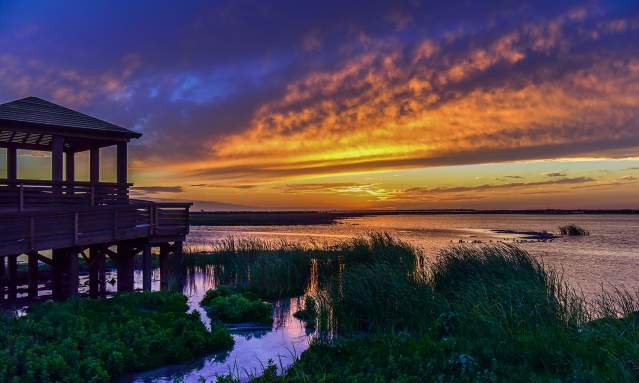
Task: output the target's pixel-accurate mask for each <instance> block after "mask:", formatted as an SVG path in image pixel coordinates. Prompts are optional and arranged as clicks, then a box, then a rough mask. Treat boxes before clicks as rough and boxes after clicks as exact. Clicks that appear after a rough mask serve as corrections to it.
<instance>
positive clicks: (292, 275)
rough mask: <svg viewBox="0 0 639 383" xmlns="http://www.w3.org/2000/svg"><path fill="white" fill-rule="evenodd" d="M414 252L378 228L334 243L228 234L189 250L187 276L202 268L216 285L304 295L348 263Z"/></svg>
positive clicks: (410, 257) (272, 295)
mask: <svg viewBox="0 0 639 383" xmlns="http://www.w3.org/2000/svg"><path fill="white" fill-rule="evenodd" d="M416 255H419V253H418V252H417V251H416V250H415V249H414V248H413V247H412V246H410V245H409V244H407V243H404V242H401V241H398V240H396V239H394V238H392V237H391V236H389V235H387V234H379V233H375V234H370V235H369V236H368V237H363V238H355V239H352V240H348V241H344V242H341V243H338V244H335V245H332V246H320V245H317V244H315V245H302V244H293V243H288V242H278V243H269V242H265V241H259V240H251V239H233V238H230V239H227V240H224V241H221V242H218V243H216V244H214V248H213V250H212V251H210V252H207V253H187V254H186V255H185V256H184V260H183V262H184V265H185V269H186V275H187V279H188V277H189V276H193V275H194V274H195V273H196V272H202V273H205V274H207V275H208V276H210V277H211V278H214V280H215V282H216V283H217V284H218V285H228V286H231V287H234V288H241V289H243V290H248V291H251V292H253V293H254V294H256V295H257V296H258V297H260V298H262V299H276V298H282V297H295V296H300V295H303V294H304V293H305V292H306V291H307V290H308V289H309V287H310V286H311V284H312V283H318V284H320V285H321V284H323V283H325V282H328V281H330V280H331V278H332V276H333V275H335V274H336V273H337V272H339V271H340V270H342V269H343V268H344V267H349V266H350V265H355V264H372V263H375V262H376V261H378V260H380V259H387V260H391V261H392V262H395V263H397V262H403V263H407V264H410V267H413V264H412V263H413V262H414V258H415V256H416ZM407 267H408V266H407Z"/></svg>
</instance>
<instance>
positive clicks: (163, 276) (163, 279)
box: [160, 243, 169, 291]
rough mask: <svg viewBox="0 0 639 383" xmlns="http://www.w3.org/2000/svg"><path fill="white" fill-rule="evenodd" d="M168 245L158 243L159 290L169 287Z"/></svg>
mask: <svg viewBox="0 0 639 383" xmlns="http://www.w3.org/2000/svg"><path fill="white" fill-rule="evenodd" d="M168 262H169V245H168V243H167V244H162V245H160V290H161V291H166V290H168V288H169V265H168Z"/></svg>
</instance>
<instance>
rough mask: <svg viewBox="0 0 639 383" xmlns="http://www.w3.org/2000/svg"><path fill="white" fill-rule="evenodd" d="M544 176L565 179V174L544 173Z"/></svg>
mask: <svg viewBox="0 0 639 383" xmlns="http://www.w3.org/2000/svg"><path fill="white" fill-rule="evenodd" d="M544 175H545V176H546V177H565V176H566V173H559V172H551V173H544Z"/></svg>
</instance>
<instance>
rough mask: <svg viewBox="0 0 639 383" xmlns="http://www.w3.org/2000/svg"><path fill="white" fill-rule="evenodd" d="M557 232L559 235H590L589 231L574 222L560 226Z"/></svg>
mask: <svg viewBox="0 0 639 383" xmlns="http://www.w3.org/2000/svg"><path fill="white" fill-rule="evenodd" d="M559 232H560V233H561V235H570V236H585V235H590V232H589V231H588V230H586V229H584V228H583V227H581V226H577V225H575V224H574V223H571V224H568V225H564V226H560V227H559Z"/></svg>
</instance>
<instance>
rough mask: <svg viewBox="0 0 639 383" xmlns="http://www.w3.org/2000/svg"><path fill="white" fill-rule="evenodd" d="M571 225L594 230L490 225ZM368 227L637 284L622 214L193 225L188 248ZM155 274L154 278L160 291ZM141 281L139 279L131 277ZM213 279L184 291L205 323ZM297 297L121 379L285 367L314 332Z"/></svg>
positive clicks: (631, 222)
mask: <svg viewBox="0 0 639 383" xmlns="http://www.w3.org/2000/svg"><path fill="white" fill-rule="evenodd" d="M566 223H576V224H578V225H580V226H582V227H584V228H586V229H588V230H589V231H590V232H591V235H590V236H589V237H561V238H557V239H555V240H553V241H544V242H539V241H531V240H526V239H524V237H525V236H523V235H517V234H509V235H504V234H498V233H496V232H494V230H513V231H517V232H529V231H535V232H543V231H548V232H556V231H557V228H558V227H559V226H560V225H564V224H566ZM372 231H385V232H389V233H391V234H393V235H395V236H397V237H398V238H401V239H404V240H406V241H409V242H411V243H412V244H414V245H415V246H418V247H420V248H422V249H423V250H424V251H425V252H426V254H427V255H428V256H429V257H430V258H435V257H436V255H437V253H438V251H439V250H441V249H442V248H445V247H447V246H450V245H451V244H457V243H459V242H460V241H463V242H477V241H481V242H482V243H491V242H492V243H496V242H499V241H502V242H508V243H516V244H517V245H518V246H521V247H522V248H525V249H527V250H528V251H530V252H531V253H532V254H533V255H536V256H538V257H540V258H542V259H543V261H544V263H545V264H546V265H548V266H550V267H554V268H556V269H560V270H563V273H564V275H565V277H566V279H567V280H568V281H569V282H570V283H571V284H573V285H574V286H575V287H578V288H580V289H582V290H583V292H584V293H585V294H586V295H588V296H592V295H594V294H596V293H597V292H598V291H600V290H601V288H602V286H603V287H610V286H612V285H614V286H618V287H622V288H626V289H630V290H636V289H639V278H638V277H637V276H638V275H639V216H630V215H628V216H622V215H610V216H606V215H592V216H591V215H570V216H554V215H553V216H549V215H435V216H429V215H424V216H418V215H406V216H377V217H363V218H351V219H344V220H341V221H340V222H339V223H337V224H333V225H313V226H264V227H255V226H252V227H248V226H247V227H240V226H238V227H212V226H209V227H193V228H192V229H191V234H190V236H189V246H191V247H192V248H194V249H206V248H207V247H209V246H210V244H211V243H213V242H215V241H217V240H221V239H225V238H228V237H236V238H259V239H262V240H267V241H289V242H303V243H311V242H315V243H331V242H335V241H339V240H344V239H347V238H350V237H353V236H357V235H365V234H366V233H368V232H372ZM157 277H159V275H158V276H156V278H154V279H156V281H155V282H154V283H155V284H156V285H155V286H154V288H157V287H158V286H157V283H158V282H157ZM136 278H137V279H138V281H137V283H139V284H140V285H141V276H140V275H138V276H137V277H136ZM211 287H213V286H212V281H210V280H209V279H206V278H204V276H202V275H200V276H198V277H197V278H195V283H194V284H193V285H190V286H187V287H186V288H185V294H186V295H187V296H188V297H189V304H190V305H191V307H192V308H193V309H195V310H199V311H200V312H201V314H202V319H203V320H204V321H205V323H206V324H207V325H208V324H209V323H208V320H207V318H206V314H205V313H204V312H203V310H201V308H200V307H199V302H200V300H201V299H202V296H203V294H204V293H205V292H206V290H207V289H209V288H211ZM298 304H299V299H292V300H283V301H279V302H276V310H275V318H276V319H275V323H274V326H273V329H272V330H270V331H264V330H261V331H248V332H239V333H235V334H234V338H235V347H234V348H233V350H232V351H231V352H230V353H227V354H216V355H210V356H208V357H206V358H203V359H201V360H198V361H196V362H194V363H191V364H188V365H179V366H169V367H165V368H162V369H158V370H153V371H149V372H146V373H143V374H137V375H135V376H129V377H126V378H125V379H124V380H123V381H125V382H173V381H174V380H175V378H177V377H184V381H185V382H198V379H199V378H200V377H204V378H206V379H207V381H213V382H214V381H215V376H216V375H219V374H225V373H228V372H229V371H233V372H234V373H235V374H236V375H239V376H242V377H243V378H244V379H246V377H247V376H248V375H249V374H250V373H254V372H255V371H258V372H259V371H260V370H261V368H262V366H263V365H264V364H266V362H267V361H268V360H269V359H271V360H274V361H275V362H276V363H277V364H281V365H283V366H288V365H289V364H290V363H291V362H292V360H293V356H294V355H299V354H300V353H301V352H303V351H304V350H305V349H306V348H307V347H308V344H309V342H310V339H311V338H312V336H313V334H311V333H308V332H307V331H306V330H305V329H304V326H303V325H302V323H300V322H299V321H298V320H296V319H295V318H293V317H292V313H293V312H295V311H296V308H297V305H298Z"/></svg>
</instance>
